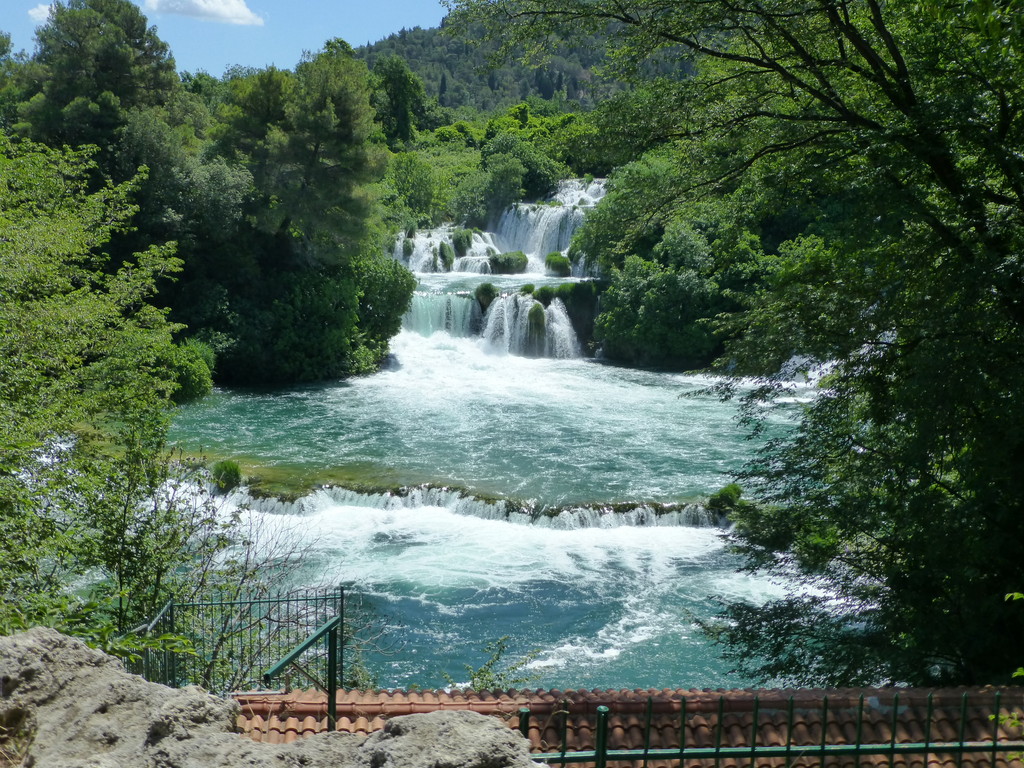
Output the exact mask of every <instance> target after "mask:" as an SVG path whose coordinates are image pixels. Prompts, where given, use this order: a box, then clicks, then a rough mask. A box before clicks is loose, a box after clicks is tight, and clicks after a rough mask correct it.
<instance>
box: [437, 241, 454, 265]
mask: <svg viewBox="0 0 1024 768" xmlns="http://www.w3.org/2000/svg"><path fill="white" fill-rule="evenodd" d="M438 255H439V256H440V258H441V264H442V265H444V270H445V272H451V271H452V265H453V264H455V249H454V248H452V247H451V246H450V245H448V243H441V247H440V250H439V252H438Z"/></svg>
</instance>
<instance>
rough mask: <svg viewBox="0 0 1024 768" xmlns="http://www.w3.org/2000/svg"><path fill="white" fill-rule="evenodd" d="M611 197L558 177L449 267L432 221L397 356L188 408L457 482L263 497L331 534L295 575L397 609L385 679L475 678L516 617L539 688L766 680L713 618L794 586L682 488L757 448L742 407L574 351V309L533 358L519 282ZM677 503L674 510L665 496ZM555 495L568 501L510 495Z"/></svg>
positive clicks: (553, 322)
mask: <svg viewBox="0 0 1024 768" xmlns="http://www.w3.org/2000/svg"><path fill="white" fill-rule="evenodd" d="M601 192H602V188H601V185H600V183H596V184H590V185H587V184H583V183H580V182H576V183H574V184H568V185H565V186H563V188H562V190H561V194H560V202H561V205H557V204H556V205H541V206H520V207H519V208H518V209H516V210H513V211H509V212H507V213H506V215H505V217H504V218H503V220H502V221H501V222H500V224H499V225H498V226H496V227H495V231H494V232H491V233H481V234H478V235H477V236H476V237H475V238H474V244H473V247H472V249H471V251H470V252H469V253H468V254H467V255H466V257H464V258H462V259H459V260H458V261H456V262H455V265H454V266H455V270H454V271H452V272H436V271H433V268H434V261H435V260H434V259H433V258H432V253H433V248H435V247H436V246H437V244H438V243H439V242H440V241H442V240H446V239H447V240H449V241H450V237H451V232H450V230H447V229H442V230H437V231H434V232H424V233H420V234H417V235H416V236H415V238H413V240H414V242H413V243H412V246H413V247H412V253H410V254H409V255H408V256H405V253H408V252H409V250H410V246H404V250H403V246H402V243H401V241H400V242H399V243H397V244H396V251H395V255H396V257H398V258H403V259H407V263H409V264H410V266H411V267H412V268H413V269H414V271H416V273H417V276H418V278H419V280H420V285H419V290H418V292H417V296H416V297H415V299H414V305H413V307H412V309H411V310H410V312H409V314H408V315H407V317H406V327H405V328H404V329H403V330H402V332H401V333H400V334H399V335H398V336H397V337H396V338H395V339H394V341H393V344H392V352H393V355H392V360H391V362H390V364H389V365H388V366H387V367H386V368H385V369H384V370H382V371H381V372H380V373H378V374H376V375H373V376H369V377H365V378H360V379H353V380H349V381H343V382H337V383H333V384H323V385H318V386H312V387H300V388H293V389H288V390H284V391H275V392H258V391H252V390H229V389H218V390H216V391H215V392H214V393H213V394H212V395H211V396H210V397H208V398H207V399H205V400H204V401H202V402H200V403H197V404H193V405H191V406H188V407H186V408H183V409H182V411H181V413H180V414H179V416H178V418H177V419H176V422H175V425H174V430H173V436H174V438H175V439H176V440H177V441H178V442H180V443H182V444H183V445H185V446H187V447H189V448H191V449H194V450H195V449H202V450H206V451H209V452H210V453H211V454H214V455H223V456H234V457H237V458H242V459H248V460H251V461H255V462H258V463H260V464H262V465H264V466H267V467H277V468H279V469H280V470H281V471H284V472H293V473H296V474H304V473H310V472H314V473H329V472H331V471H337V472H340V473H341V474H342V475H344V476H345V477H350V478H353V479H354V480H358V481H359V482H360V483H362V484H367V485H381V486H398V485H402V486H419V485H421V484H429V485H431V486H433V487H435V488H436V487H438V486H448V487H450V488H455V489H459V490H458V491H455V490H451V491H441V490H432V491H423V492H414V493H412V494H410V495H407V496H399V495H396V494H365V493H364V494H356V493H351V492H346V491H343V490H340V489H333V490H326V491H322V492H318V493H316V494H313V495H311V496H309V497H306V498H304V499H301V500H300V501H299V502H297V503H294V504H287V505H282V504H263V505H257V506H256V507H255V509H254V510H253V511H252V512H251V513H250V514H253V515H273V516H275V518H277V519H286V520H291V521H292V522H294V523H295V524H296V525H297V526H298V527H299V528H300V529H301V531H302V535H303V536H308V537H310V538H311V539H312V540H314V541H315V555H314V557H313V558H312V560H311V561H310V563H309V564H308V567H307V568H306V569H304V570H303V572H302V573H298V574H296V580H297V581H300V582H302V581H306V582H308V583H317V584H323V583H341V584H345V585H346V586H348V587H349V588H350V589H351V590H353V591H357V592H359V593H360V594H361V595H362V596H363V599H364V600H365V601H366V603H367V604H368V605H369V606H370V607H371V608H372V609H373V610H374V611H375V612H376V613H377V614H379V615H380V616H382V617H385V618H386V619H387V620H388V621H389V622H390V623H391V625H392V629H391V635H392V638H394V639H397V640H398V641H399V642H398V643H397V647H395V648H394V649H392V651H391V652H390V653H388V654H384V653H370V654H369V655H368V657H367V659H366V662H367V664H368V666H369V667H370V669H371V671H372V672H373V673H374V674H375V676H376V678H377V682H378V684H379V685H381V686H383V687H404V686H410V685H419V686H435V685H441V684H443V683H444V682H445V679H446V677H445V676H446V675H450V676H451V677H453V678H454V679H456V680H464V679H465V678H466V676H467V675H466V672H465V665H467V664H468V665H470V666H472V667H476V666H479V665H480V664H481V663H482V662H483V661H484V660H485V659H486V654H484V652H483V646H484V645H485V644H486V643H487V642H489V641H492V640H495V639H497V638H499V637H502V636H506V635H507V636H509V641H508V651H507V654H508V659H518V658H521V657H524V656H526V655H527V654H530V653H533V654H534V658H533V661H531V663H530V665H529V671H530V673H532V674H534V675H535V676H536V679H535V680H534V681H532V682H531V683H530V686H531V687H545V688H550V687H557V688H581V687H582V688H595V687H598V688H636V687H645V688H646V687H658V688H661V687H698V688H699V687H723V686H724V687H728V686H737V685H743V684H746V683H748V682H749V681H746V680H743V679H741V678H739V677H737V676H735V675H733V674H730V673H729V672H728V669H727V666H726V665H725V664H724V662H723V661H722V660H721V659H720V658H719V654H718V652H717V650H716V649H715V648H714V647H713V646H711V645H710V644H709V642H708V640H707V638H706V637H705V636H703V635H702V633H701V632H700V630H699V629H698V627H697V622H698V621H699V620H700V619H706V618H708V617H710V616H712V615H713V614H714V611H715V609H716V606H717V605H718V604H719V603H718V601H734V600H753V601H760V600H764V599H766V598H768V597H770V596H772V595H777V594H779V593H780V591H781V590H782V589H783V587H782V586H780V585H777V584H772V583H769V582H767V581H766V580H764V579H759V578H755V577H751V576H749V575H744V574H740V573H738V572H737V571H736V566H737V564H738V563H737V560H736V558H735V557H734V556H733V555H731V554H730V553H729V552H728V551H727V549H726V546H725V541H724V538H723V533H724V532H723V530H722V529H721V528H720V527H718V526H717V525H715V524H714V521H711V520H709V519H708V518H707V515H705V514H703V513H701V511H700V510H699V509H698V508H697V507H696V506H688V504H691V503H693V502H696V501H698V500H699V499H700V498H701V497H703V496H706V495H707V494H708V493H710V492H713V491H715V490H717V489H718V488H720V487H722V485H724V484H725V483H727V482H728V481H729V473H730V472H732V471H735V470H736V469H738V468H739V467H740V466H741V465H742V463H743V462H744V460H745V459H746V458H747V457H748V456H749V455H750V452H751V443H750V442H749V441H748V440H747V439H746V436H745V435H744V434H743V432H742V431H741V429H740V427H739V426H738V425H737V424H736V422H735V408H734V406H733V405H730V404H728V403H722V402H720V401H719V400H718V399H717V398H715V397H713V396H709V395H705V394H701V391H702V390H703V389H704V388H705V387H706V386H707V385H708V384H709V383H710V382H709V381H708V380H707V379H705V378H704V377H701V376H690V375H680V374H671V373H660V372H651V371H640V370H630V369H626V368H619V367H615V366H610V365H604V364H601V363H600V362H596V361H594V360H591V359H587V358H584V357H582V356H580V355H579V345H578V344H576V346H575V347H574V346H573V339H572V338H570V337H566V336H565V334H566V333H570V334H571V326H570V327H569V329H568V331H567V330H566V323H565V322H564V318H563V317H562V316H561V315H563V314H564V309H563V308H561V307H559V306H557V305H556V303H553V304H552V307H550V308H549V309H548V322H547V327H548V336H549V338H548V344H547V353H548V355H551V356H547V357H536V358H535V357H526V356H523V355H522V354H521V351H522V349H521V346H522V343H523V342H522V337H523V324H524V323H525V314H526V312H525V311H522V312H520V311H519V310H520V309H521V308H523V307H525V309H528V308H529V306H530V305H531V304H532V300H531V299H525V298H523V297H522V296H520V295H519V294H518V288H519V287H520V286H522V285H523V284H525V283H532V284H534V285H537V286H539V285H546V284H558V283H561V282H565V281H568V280H580V279H582V278H581V277H579V276H577V277H571V278H555V277H551V276H549V275H546V274H545V273H544V270H543V257H544V255H546V253H549V252H551V251H554V250H561V251H564V250H565V249H566V248H567V247H568V240H569V238H570V237H571V235H572V232H573V230H574V229H575V227H576V226H578V224H579V222H580V221H581V220H582V217H583V216H584V215H585V212H586V209H587V208H588V207H590V206H591V205H593V204H594V203H595V202H596V200H597V199H599V197H600V195H601ZM489 248H494V249H496V250H500V251H502V252H505V251H511V250H523V251H524V252H526V253H527V254H528V255H529V256H530V267H529V269H530V270H531V271H530V272H529V273H528V274H525V275H516V276H502V277H499V276H491V275H487V274H482V273H481V272H480V270H482V269H486V267H485V266H484V264H485V263H486V255H487V252H488V249H489ZM482 281H490V282H493V283H495V284H496V285H497V286H498V287H499V288H500V289H501V290H502V291H503V293H504V295H503V296H502V297H500V298H499V299H498V300H496V301H495V303H494V304H493V305H492V306H491V308H490V309H489V310H488V312H487V314H486V316H485V315H483V314H481V313H480V312H479V309H474V305H475V300H474V299H473V298H472V296H471V292H472V290H473V289H474V288H475V286H476V285H478V284H479V283H480V282H482ZM499 321H500V322H499ZM556 337H557V338H556ZM482 499H485V500H482ZM495 499H497V500H499V501H497V502H495V501H494V500H495ZM502 499H514V500H516V502H517V503H516V504H514V505H506V504H504V503H503V502H502V501H500V500H502ZM612 504H624V505H625V506H626V507H627V508H629V509H630V511H628V512H627V513H621V512H617V511H613V510H612V508H611V505H612ZM665 504H671V505H672V506H671V509H672V510H673V511H672V512H671V513H669V514H659V512H662V511H664V507H663V506H661V505H665ZM552 508H557V509H558V510H560V511H561V514H558V515H556V516H550V515H539V516H538V515H537V514H533V515H531V514H518V513H517V512H516V511H517V510H524V509H525V510H526V511H530V510H532V511H533V512H534V513H536V512H538V511H540V510H544V509H548V510H550V509H552Z"/></svg>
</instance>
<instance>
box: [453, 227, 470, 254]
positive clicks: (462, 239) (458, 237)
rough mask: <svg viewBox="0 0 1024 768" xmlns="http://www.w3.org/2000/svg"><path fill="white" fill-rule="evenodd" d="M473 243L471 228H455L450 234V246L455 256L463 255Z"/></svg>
mask: <svg viewBox="0 0 1024 768" xmlns="http://www.w3.org/2000/svg"><path fill="white" fill-rule="evenodd" d="M472 245H473V230H471V229H457V230H455V232H454V233H453V234H452V246H453V247H454V248H455V255H456V256H465V255H466V254H467V253H469V249H470V248H471V247H472Z"/></svg>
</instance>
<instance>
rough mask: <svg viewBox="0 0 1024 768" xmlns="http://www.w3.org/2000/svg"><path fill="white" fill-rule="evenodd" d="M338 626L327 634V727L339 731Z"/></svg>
mask: <svg viewBox="0 0 1024 768" xmlns="http://www.w3.org/2000/svg"><path fill="white" fill-rule="evenodd" d="M339 624H341V622H338V624H335V625H334V626H333V627H332V628H331V631H330V632H328V633H327V727H328V729H330V730H332V731H335V730H337V729H338V625H339Z"/></svg>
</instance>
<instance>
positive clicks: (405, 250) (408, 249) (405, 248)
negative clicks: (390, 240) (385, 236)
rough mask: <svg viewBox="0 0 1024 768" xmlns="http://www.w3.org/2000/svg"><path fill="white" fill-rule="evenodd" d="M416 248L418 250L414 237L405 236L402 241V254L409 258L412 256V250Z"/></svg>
mask: <svg viewBox="0 0 1024 768" xmlns="http://www.w3.org/2000/svg"><path fill="white" fill-rule="evenodd" d="M414 250H416V245H415V243H413V241H412V238H411V237H407V238H405V240H403V241H402V255H403V256H404V257H405V258H407V259H408V258H409V257H410V256H412V252H413V251H414Z"/></svg>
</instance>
